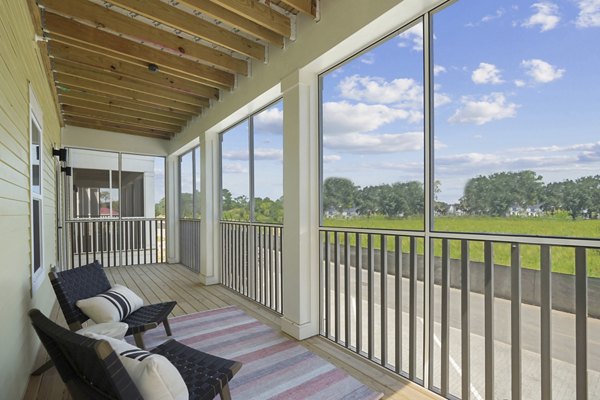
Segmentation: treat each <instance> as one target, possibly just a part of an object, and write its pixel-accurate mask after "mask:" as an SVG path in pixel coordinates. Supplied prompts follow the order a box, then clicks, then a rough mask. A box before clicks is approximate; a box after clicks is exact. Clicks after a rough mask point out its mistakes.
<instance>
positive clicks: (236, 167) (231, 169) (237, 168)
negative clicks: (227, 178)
mask: <svg viewBox="0 0 600 400" xmlns="http://www.w3.org/2000/svg"><path fill="white" fill-rule="evenodd" d="M223 172H224V173H226V174H247V173H248V167H247V166H245V165H243V164H240V163H223Z"/></svg>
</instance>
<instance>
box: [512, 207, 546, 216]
mask: <svg viewBox="0 0 600 400" xmlns="http://www.w3.org/2000/svg"><path fill="white" fill-rule="evenodd" d="M543 214H544V210H542V204H535V205H532V206H526V207H521V206H520V205H517V204H515V205H513V206H511V207H510V208H509V209H508V212H507V213H506V216H507V217H540V216H542V215H543Z"/></svg>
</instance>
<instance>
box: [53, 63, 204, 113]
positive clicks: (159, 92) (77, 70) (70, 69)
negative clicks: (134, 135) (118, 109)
mask: <svg viewBox="0 0 600 400" xmlns="http://www.w3.org/2000/svg"><path fill="white" fill-rule="evenodd" d="M54 71H55V72H61V73H63V74H67V75H72V76H75V77H79V78H85V79H90V80H93V81H95V82H99V83H104V84H107V85H112V86H116V87H122V88H127V89H131V90H135V91H138V92H141V93H147V94H151V95H154V96H159V97H164V98H165V99H169V100H175V101H179V102H182V103H186V104H190V105H193V106H198V107H208V106H209V105H210V103H209V101H208V100H207V99H205V98H203V97H197V96H192V95H190V94H185V93H181V92H177V91H174V90H170V89H166V88H159V87H156V86H154V85H147V84H143V83H140V82H137V81H135V80H133V79H130V78H127V77H124V76H122V75H118V74H115V73H110V72H101V71H94V70H91V69H89V68H86V67H79V66H74V65H70V64H68V63H66V62H64V61H61V60H54Z"/></svg>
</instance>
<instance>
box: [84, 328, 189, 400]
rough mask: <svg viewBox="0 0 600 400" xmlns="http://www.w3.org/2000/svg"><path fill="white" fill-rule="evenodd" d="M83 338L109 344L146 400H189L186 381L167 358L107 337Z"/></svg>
mask: <svg viewBox="0 0 600 400" xmlns="http://www.w3.org/2000/svg"><path fill="white" fill-rule="evenodd" d="M84 336H87V337H91V338H93V339H96V340H106V341H107V342H108V344H110V346H111V347H112V348H113V350H114V351H115V353H117V354H118V355H119V360H120V361H121V363H122V364H123V367H124V368H125V370H126V371H127V373H128V374H129V376H130V377H131V380H132V381H133V383H135V386H137V388H138V390H139V391H140V394H141V395H142V397H143V398H144V400H188V398H189V392H188V389H187V386H186V384H185V381H184V380H183V378H182V377H181V374H180V373H179V371H178V370H177V368H175V366H174V365H173V364H172V363H171V362H170V361H169V360H168V359H167V358H166V357H164V356H161V355H160V354H153V353H150V352H148V351H145V350H141V349H138V348H137V347H135V346H132V345H130V344H129V343H127V342H125V341H123V340H118V339H113V338H111V337H108V336H104V335H98V334H95V333H85V334H84Z"/></svg>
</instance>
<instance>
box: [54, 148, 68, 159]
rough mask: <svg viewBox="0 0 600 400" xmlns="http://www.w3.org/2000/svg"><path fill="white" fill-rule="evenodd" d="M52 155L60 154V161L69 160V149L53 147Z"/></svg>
mask: <svg viewBox="0 0 600 400" xmlns="http://www.w3.org/2000/svg"><path fill="white" fill-rule="evenodd" d="M52 155H53V156H55V157H56V156H58V159H59V161H67V149H65V148H62V149H52Z"/></svg>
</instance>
